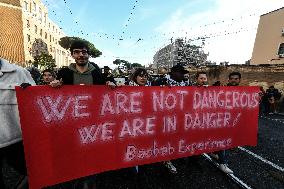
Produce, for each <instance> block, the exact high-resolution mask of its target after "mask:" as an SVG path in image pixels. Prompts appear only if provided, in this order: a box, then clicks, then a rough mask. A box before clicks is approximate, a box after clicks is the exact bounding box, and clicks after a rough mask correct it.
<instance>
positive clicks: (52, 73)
mask: <svg viewBox="0 0 284 189" xmlns="http://www.w3.org/2000/svg"><path fill="white" fill-rule="evenodd" d="M45 72H49V73H51V75H52V76H53V77H54V78H55V77H56V74H55V72H54V71H53V70H52V69H49V68H48V69H45V70H43V71H42V72H41V73H42V75H43V74H44V73H45Z"/></svg>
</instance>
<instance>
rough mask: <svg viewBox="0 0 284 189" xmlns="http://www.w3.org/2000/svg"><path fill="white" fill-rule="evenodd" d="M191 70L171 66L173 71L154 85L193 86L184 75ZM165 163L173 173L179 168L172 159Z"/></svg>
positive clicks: (180, 66) (179, 66)
mask: <svg viewBox="0 0 284 189" xmlns="http://www.w3.org/2000/svg"><path fill="white" fill-rule="evenodd" d="M188 73H189V72H188V71H187V70H185V69H184V67H183V66H182V65H180V64H177V65H175V66H173V67H172V68H171V72H170V73H169V74H167V75H165V77H164V78H162V80H160V81H159V79H158V80H157V81H156V82H155V83H153V85H157V84H160V86H191V85H192V83H191V82H185V81H184V80H185V78H184V75H185V74H188ZM164 165H165V166H166V167H167V168H168V170H169V171H170V172H171V173H177V168H176V167H175V166H174V164H173V163H172V162H171V161H165V162H164Z"/></svg>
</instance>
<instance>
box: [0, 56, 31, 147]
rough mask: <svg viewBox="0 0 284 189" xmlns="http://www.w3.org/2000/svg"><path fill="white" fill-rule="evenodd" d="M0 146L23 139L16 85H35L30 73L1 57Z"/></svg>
mask: <svg viewBox="0 0 284 189" xmlns="http://www.w3.org/2000/svg"><path fill="white" fill-rule="evenodd" d="M0 61H1V62H0V148H3V147H6V146H9V145H11V144H14V143H16V142H18V141H20V140H22V133H21V128H20V123H19V112H18V104H17V99H16V92H15V86H19V85H21V84H22V83H30V84H32V85H35V82H34V80H33V79H32V77H31V75H30V73H29V72H28V71H27V70H26V69H24V68H22V67H19V66H16V65H13V64H10V63H9V62H8V61H7V60H5V59H1V58H0Z"/></svg>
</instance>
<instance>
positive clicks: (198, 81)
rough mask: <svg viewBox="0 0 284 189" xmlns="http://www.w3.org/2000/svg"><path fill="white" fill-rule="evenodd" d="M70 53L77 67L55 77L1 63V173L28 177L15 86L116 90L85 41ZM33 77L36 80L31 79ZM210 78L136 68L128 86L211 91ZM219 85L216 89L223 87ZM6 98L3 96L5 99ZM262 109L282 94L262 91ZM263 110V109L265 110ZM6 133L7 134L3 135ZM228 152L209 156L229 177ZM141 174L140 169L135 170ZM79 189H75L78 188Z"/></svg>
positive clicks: (89, 182) (81, 184)
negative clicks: (153, 74) (5, 168)
mask: <svg viewBox="0 0 284 189" xmlns="http://www.w3.org/2000/svg"><path fill="white" fill-rule="evenodd" d="M70 52H71V55H72V57H73V58H74V60H75V63H72V64H70V65H69V66H68V67H65V68H62V69H59V70H58V72H57V73H55V71H54V70H52V69H46V70H43V71H42V72H41V74H40V76H39V74H38V71H36V70H34V69H30V70H29V71H30V73H29V72H28V71H27V70H26V69H24V68H21V67H19V66H16V65H13V64H10V63H9V62H7V61H6V60H4V59H0V87H1V88H0V90H1V96H0V121H1V126H0V132H1V135H0V163H1V164H0V169H1V170H2V165H3V164H2V162H3V160H4V159H5V160H7V162H8V164H9V165H10V166H12V167H13V168H15V170H16V171H18V172H19V173H20V174H22V175H27V174H26V168H25V161H24V152H23V144H22V137H21V131H20V123H19V115H18V110H17V101H16V95H15V90H11V89H14V87H15V86H14V85H13V84H15V83H17V84H21V86H22V87H23V88H25V87H28V86H29V85H36V84H38V85H49V86H51V87H60V86H62V85H77V84H85V85H107V86H109V87H112V88H113V87H116V86H117V83H116V81H115V78H114V77H113V76H112V74H111V72H110V68H109V67H107V66H105V67H104V68H103V70H104V71H103V73H102V71H101V69H100V68H99V67H98V65H97V64H95V63H93V62H90V61H89V47H88V45H87V44H86V43H84V42H82V41H75V42H73V43H72V45H71V47H70ZM31 75H32V76H33V77H31ZM240 82H241V74H240V73H239V72H232V73H230V74H229V76H228V83H227V84H226V85H227V86H238V85H240ZM208 83H209V82H208V77H207V74H206V72H202V71H201V72H198V73H196V74H195V79H194V81H191V80H190V77H189V72H188V71H187V70H185V68H184V67H183V66H182V65H180V64H177V65H175V66H173V67H172V68H171V70H170V72H166V71H164V72H163V74H161V75H160V76H159V77H158V78H155V79H153V78H151V76H150V75H149V74H148V72H147V70H146V69H144V68H137V69H136V70H135V71H134V72H133V73H132V74H131V76H130V77H129V80H128V81H127V82H125V84H126V85H129V86H197V87H208ZM221 85H222V84H221V82H220V81H217V82H215V83H214V84H213V86H221ZM2 94H4V95H2ZM260 95H261V97H262V98H261V102H260V103H261V105H262V106H263V108H264V112H266V113H274V112H277V103H278V101H279V99H280V97H281V93H279V91H278V90H277V89H275V88H274V87H273V86H271V87H270V88H269V89H267V90H266V91H264V90H263V89H261V92H260ZM262 106H261V107H262ZM2 133H4V134H2ZM226 152H227V151H226V150H221V151H218V152H214V153H212V154H210V155H211V156H212V157H213V158H214V159H216V161H217V162H218V163H219V166H220V169H221V170H223V171H224V172H226V173H228V174H232V173H233V171H232V170H231V169H229V168H228V167H227V163H228V160H227V156H226ZM162 163H163V165H164V166H165V167H166V168H167V169H168V170H169V171H170V172H171V173H173V174H176V173H177V172H178V168H177V167H176V166H175V165H174V162H172V161H165V162H162ZM135 170H136V172H137V173H138V172H139V171H138V170H139V169H138V167H137V166H136V167H135ZM75 186H76V187H75ZM17 187H18V188H28V183H27V179H26V177H24V179H22V180H21V182H19V183H18V184H17ZM0 188H1V189H2V188H3V189H5V184H4V179H3V174H1V177H0ZM60 188H84V189H88V188H90V189H93V188H95V175H93V176H88V177H84V178H80V179H76V180H73V181H70V182H67V183H62V184H60Z"/></svg>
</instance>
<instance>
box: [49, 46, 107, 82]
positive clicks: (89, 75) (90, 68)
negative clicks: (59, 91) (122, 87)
mask: <svg viewBox="0 0 284 189" xmlns="http://www.w3.org/2000/svg"><path fill="white" fill-rule="evenodd" d="M70 51H71V55H72V57H73V58H74V60H75V63H72V64H70V65H69V66H68V67H65V68H62V69H60V70H59V71H58V74H57V80H54V81H53V82H51V83H50V85H51V86H52V87H58V86H61V85H62V84H63V85H79V84H85V85H104V84H105V80H104V78H103V75H102V73H101V70H100V68H99V67H98V65H97V64H95V63H92V62H90V61H89V57H90V54H89V52H90V49H89V47H88V45H87V44H86V43H85V42H83V41H74V42H73V43H72V44H71V47H70Z"/></svg>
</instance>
